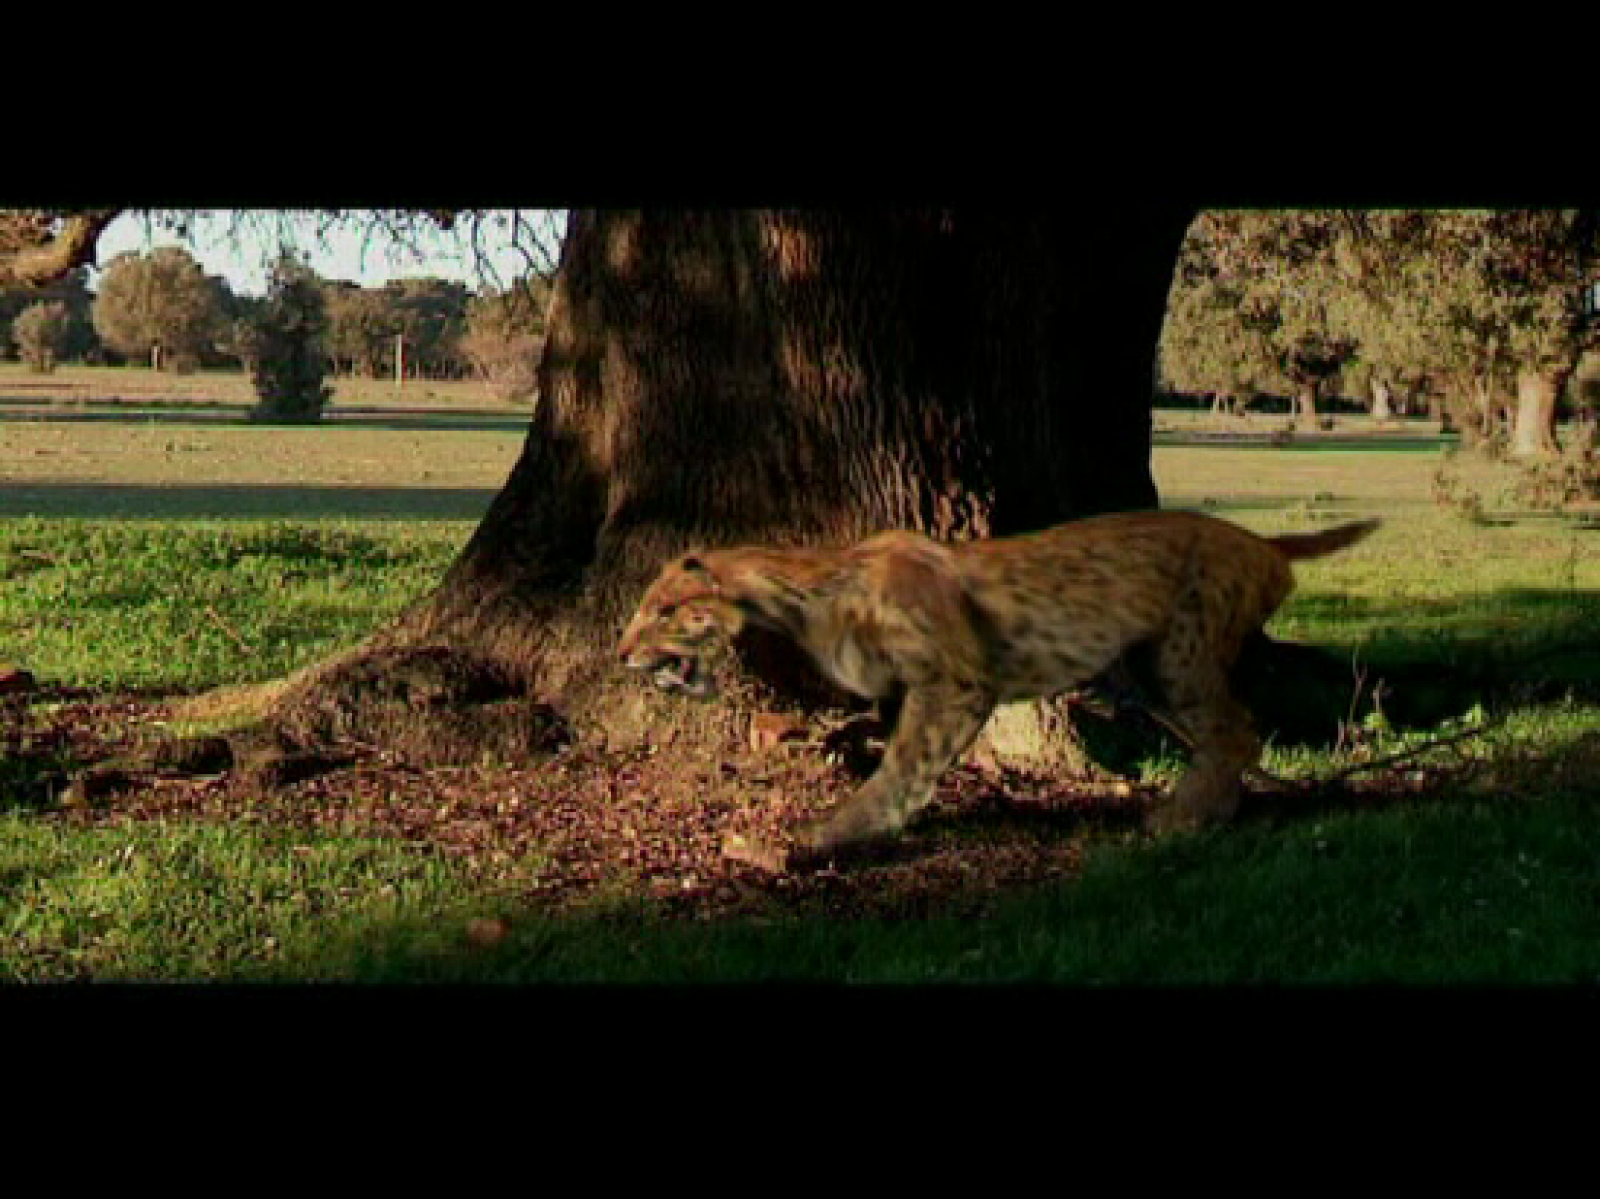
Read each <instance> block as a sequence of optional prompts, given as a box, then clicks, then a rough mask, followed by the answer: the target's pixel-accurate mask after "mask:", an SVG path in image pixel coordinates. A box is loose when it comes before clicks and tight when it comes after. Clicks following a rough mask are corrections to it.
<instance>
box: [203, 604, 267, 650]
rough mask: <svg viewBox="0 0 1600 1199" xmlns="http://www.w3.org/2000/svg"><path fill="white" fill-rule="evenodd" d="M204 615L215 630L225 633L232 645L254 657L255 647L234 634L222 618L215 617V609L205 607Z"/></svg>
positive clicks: (208, 605)
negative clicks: (214, 626) (215, 627)
mask: <svg viewBox="0 0 1600 1199" xmlns="http://www.w3.org/2000/svg"><path fill="white" fill-rule="evenodd" d="M206 615H207V616H209V617H211V620H212V622H213V623H214V624H215V625H216V626H217V628H219V629H221V630H222V631H223V632H224V633H226V634H227V635H228V637H229V638H230V639H231V640H232V641H233V643H234V644H235V645H237V646H238V647H239V648H240V649H242V650H243V651H244V652H245V653H247V654H249V655H250V656H251V657H254V656H255V652H256V649H255V646H253V645H251V644H250V643H249V642H248V641H246V640H245V639H244V638H243V637H241V636H239V634H238V633H235V632H234V631H233V629H232V628H231V627H230V626H229V624H228V622H227V621H225V620H223V619H222V617H220V616H218V615H217V610H216V609H215V608H213V607H212V606H211V605H210V604H207V605H206Z"/></svg>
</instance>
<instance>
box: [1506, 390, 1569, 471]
mask: <svg viewBox="0 0 1600 1199" xmlns="http://www.w3.org/2000/svg"><path fill="white" fill-rule="evenodd" d="M1565 382H1566V379H1565V377H1564V376H1562V375H1560V374H1559V373H1558V372H1555V371H1550V370H1533V369H1528V370H1522V371H1519V372H1518V373H1517V407H1516V419H1515V423H1514V425H1513V428H1512V435H1511V452H1512V453H1513V454H1517V455H1531V454H1544V453H1549V452H1550V451H1552V450H1554V449H1555V448H1556V399H1557V397H1558V396H1560V394H1561V388H1562V385H1563V384H1564V383H1565Z"/></svg>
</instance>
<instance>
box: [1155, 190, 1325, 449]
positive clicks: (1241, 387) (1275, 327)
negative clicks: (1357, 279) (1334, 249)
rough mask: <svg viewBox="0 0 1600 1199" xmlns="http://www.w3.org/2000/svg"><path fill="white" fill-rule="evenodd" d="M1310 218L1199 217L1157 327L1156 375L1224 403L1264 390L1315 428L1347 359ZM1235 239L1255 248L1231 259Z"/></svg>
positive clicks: (1317, 229) (1318, 228)
mask: <svg viewBox="0 0 1600 1199" xmlns="http://www.w3.org/2000/svg"><path fill="white" fill-rule="evenodd" d="M1327 236H1329V233H1328V231H1327V229H1326V227H1325V226H1324V225H1323V224H1321V223H1319V222H1318V221H1317V220H1316V219H1315V214H1304V213H1280V212H1247V213H1236V212H1228V213H1211V212H1208V213H1204V214H1202V215H1201V216H1200V217H1199V218H1198V219H1197V220H1196V221H1195V222H1194V223H1193V225H1191V226H1190V229H1189V233H1188V235H1187V237H1186V238H1185V239H1184V246H1183V249H1182V251H1181V252H1180V255H1179V263H1178V269H1177V271H1176V273H1175V276H1174V279H1173V284H1172V291H1171V294H1170V296H1169V297H1168V315H1167V319H1166V322H1165V325H1164V327H1163V331H1162V341H1161V369H1162V372H1163V374H1164V375H1165V376H1166V377H1168V378H1169V379H1171V380H1173V382H1174V383H1175V385H1176V386H1178V387H1179V388H1180V389H1181V390H1186V391H1208V392H1211V393H1213V394H1214V395H1216V396H1217V397H1218V404H1217V405H1216V406H1219V407H1221V406H1226V403H1225V401H1226V399H1227V398H1228V397H1233V396H1241V395H1242V396H1243V397H1244V399H1245V401H1246V402H1248V401H1249V399H1250V398H1253V396H1254V395H1257V394H1260V393H1263V392H1270V393H1277V394H1288V395H1290V396H1292V397H1293V412H1294V413H1295V416H1296V418H1297V419H1302V420H1305V421H1307V422H1309V423H1315V421H1316V414H1317V408H1316V405H1317V399H1318V397H1319V396H1320V395H1321V394H1322V393H1323V391H1324V390H1325V388H1326V387H1327V385H1328V383H1329V382H1330V380H1332V379H1333V378H1335V377H1336V376H1337V375H1338V373H1339V371H1340V370H1341V369H1342V368H1343V367H1344V366H1345V365H1346V364H1347V363H1348V362H1349V361H1350V360H1351V357H1352V355H1353V354H1354V352H1355V343H1354V341H1353V339H1351V338H1350V337H1349V336H1348V335H1347V334H1346V333H1344V332H1343V331H1342V330H1341V329H1339V328H1338V327H1337V324H1336V322H1335V321H1334V320H1333V319H1332V317H1331V315H1330V302H1331V301H1332V300H1333V299H1334V297H1335V294H1336V292H1337V279H1336V276H1335V274H1334V273H1333V272H1331V271H1329V270H1328V269H1326V267H1325V264H1324V255H1323V253H1322V249H1323V246H1324V244H1325V240H1326V237H1327ZM1234 243H1242V244H1246V245H1248V246H1249V247H1250V250H1251V252H1250V253H1249V254H1248V255H1245V254H1230V253H1229V252H1228V249H1229V247H1230V246H1231V245H1232V244H1234Z"/></svg>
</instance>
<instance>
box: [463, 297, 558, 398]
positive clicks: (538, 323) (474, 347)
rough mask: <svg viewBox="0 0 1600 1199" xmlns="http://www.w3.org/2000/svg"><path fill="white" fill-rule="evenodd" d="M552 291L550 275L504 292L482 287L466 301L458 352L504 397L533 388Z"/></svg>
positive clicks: (524, 393)
mask: <svg viewBox="0 0 1600 1199" xmlns="http://www.w3.org/2000/svg"><path fill="white" fill-rule="evenodd" d="M550 291H551V284H550V280H549V279H547V278H545V277H544V276H533V277H532V278H530V279H528V280H526V281H525V283H524V285H523V286H514V287H512V288H510V289H508V290H506V291H503V292H502V291H497V290H494V289H492V288H491V289H486V290H485V292H484V294H482V295H480V296H477V297H475V298H474V299H473V300H472V301H471V302H470V303H469V304H468V305H467V319H466V330H465V332H464V333H463V334H462V337H461V341H460V352H461V354H462V355H463V357H465V358H466V359H467V361H468V362H469V363H470V364H471V365H472V368H473V369H474V370H475V371H476V372H477V373H478V375H479V376H480V377H481V378H483V379H485V380H487V381H488V383H489V385H490V386H491V387H492V388H493V389H494V392H495V394H496V395H498V396H500V397H501V398H503V399H508V400H518V399H526V398H528V397H530V396H532V395H533V394H534V392H535V373H536V371H537V369H538V365H539V355H540V353H541V352H542V350H543V349H544V332H545V314H546V311H547V310H548V308H549V306H550Z"/></svg>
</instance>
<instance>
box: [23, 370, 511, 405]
mask: <svg viewBox="0 0 1600 1199" xmlns="http://www.w3.org/2000/svg"><path fill="white" fill-rule="evenodd" d="M329 382H330V383H331V384H332V386H333V398H332V401H331V406H332V409H333V410H334V411H335V412H337V411H339V410H340V409H348V408H365V407H372V406H379V407H383V408H395V409H402V410H404V409H424V408H427V409H435V410H437V409H459V410H480V411H484V412H499V413H506V414H512V413H519V412H520V413H521V415H522V416H523V418H524V419H526V417H527V414H528V404H527V403H526V402H519V403H512V402H508V401H505V400H502V399H499V398H497V397H496V396H495V394H494V391H493V389H492V388H491V387H490V386H489V385H488V384H487V383H483V382H479V381H477V380H470V379H469V380H442V379H439V380H436V379H406V380H405V381H404V382H403V383H402V385H401V386H399V387H396V386H395V383H394V380H393V379H392V378H390V379H356V378H344V377H339V378H335V379H330V380H329ZM255 402H256V395H255V391H254V389H253V388H252V386H251V383H250V377H249V376H248V375H246V374H245V373H244V372H243V371H237V370H206V371H195V372H194V373H192V374H187V375H177V374H173V373H172V372H170V371H152V370H149V369H147V368H146V367H144V366H139V365H128V366H84V365H81V364H77V363H69V364H66V365H63V366H60V367H58V368H57V369H56V370H54V371H52V372H51V373H49V374H46V375H40V374H35V373H34V372H33V371H31V370H29V369H28V368H27V367H26V366H25V365H24V364H22V363H20V362H0V411H3V410H4V409H3V406H4V405H30V406H40V405H49V406H52V407H57V408H60V407H61V406H64V405H65V406H70V407H80V408H81V407H107V408H109V407H112V406H115V407H117V408H118V409H120V410H123V411H127V410H128V409H130V408H131V409H135V410H137V409H141V408H143V409H147V410H150V411H158V410H161V409H183V410H186V411H188V412H189V413H190V414H193V413H195V412H197V411H201V410H209V411H213V412H236V413H237V412H243V411H244V410H246V409H248V408H251V407H253V406H254V405H255Z"/></svg>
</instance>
